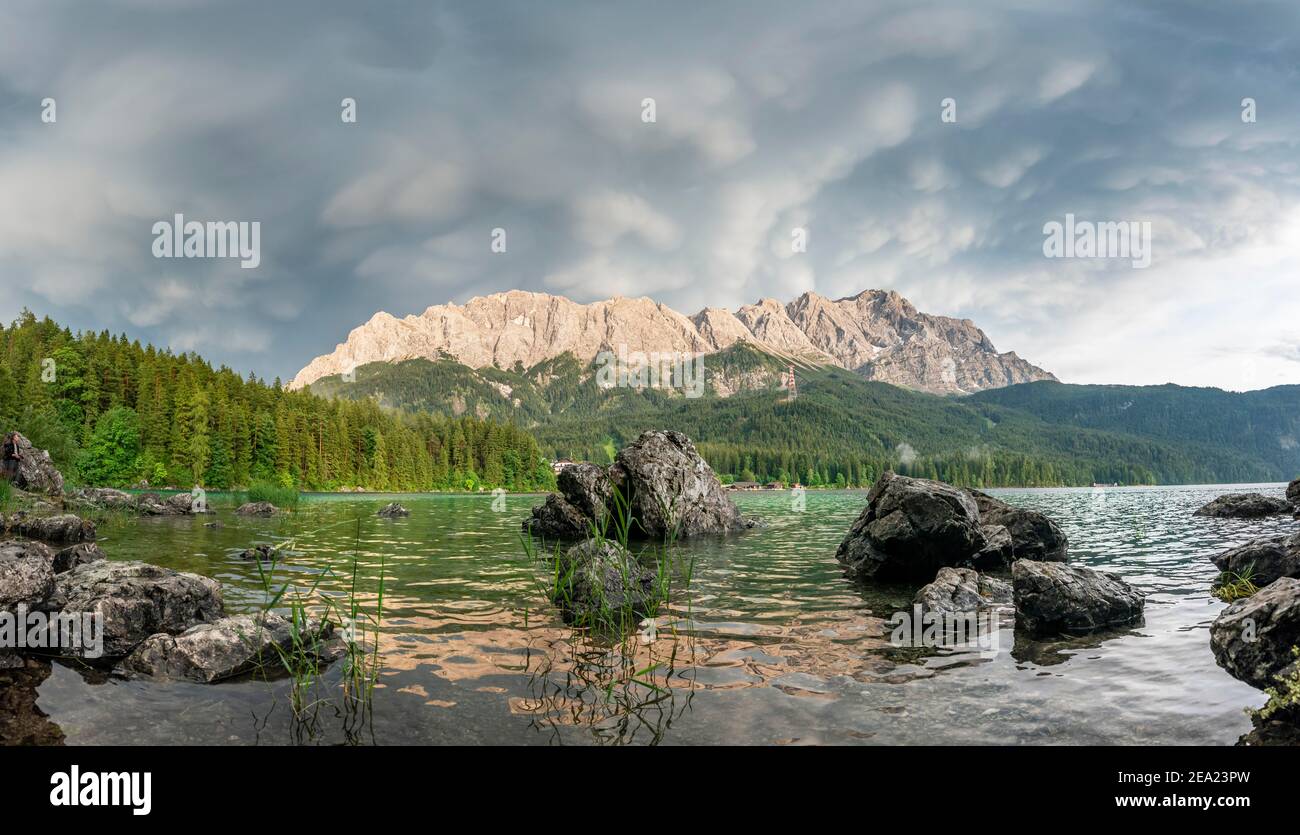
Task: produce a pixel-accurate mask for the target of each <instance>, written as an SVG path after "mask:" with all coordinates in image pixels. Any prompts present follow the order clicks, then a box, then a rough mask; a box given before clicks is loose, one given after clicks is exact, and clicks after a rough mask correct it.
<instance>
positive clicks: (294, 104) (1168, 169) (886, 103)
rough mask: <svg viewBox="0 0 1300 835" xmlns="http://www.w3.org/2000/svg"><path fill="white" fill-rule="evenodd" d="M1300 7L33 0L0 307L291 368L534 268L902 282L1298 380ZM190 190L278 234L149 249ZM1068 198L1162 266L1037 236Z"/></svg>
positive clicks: (1148, 373)
mask: <svg viewBox="0 0 1300 835" xmlns="http://www.w3.org/2000/svg"><path fill="white" fill-rule="evenodd" d="M1298 41H1300V11H1297V9H1296V7H1294V5H1293V4H1290V3H1286V2H1278V3H1247V4H1215V3H1180V4H1173V3H1157V4H1137V5H1135V4H1132V3H1127V2H1120V1H1119V0H1115V2H1083V0H1074V1H1073V2H1072V0H1064V2H1060V3H1053V4H1044V5H1042V6H1041V8H1037V9H1035V8H1032V7H1029V6H1026V5H1025V4H1023V3H1019V2H1011V0H1007V2H989V3H983V4H980V7H979V9H978V10H974V9H972V8H970V7H969V4H966V3H961V2H958V0H944V2H935V3H923V4H917V3H916V2H903V0H899V2H877V3H864V2H831V1H830V0H827V2H818V3H812V4H788V3H777V2H761V1H760V2H744V3H740V2H736V3H708V4H699V3H655V4H637V5H635V6H634V5H632V4H609V3H602V2H590V3H566V4H542V3H535V2H523V1H522V0H521V1H520V2H513V3H511V2H507V3H491V4H470V3H458V4H431V3H425V2H392V3H384V4H377V5H370V6H362V5H358V4H356V3H354V2H344V1H343V0H335V1H334V2H298V1H297V0H283V1H282V2H276V3H265V2H221V3H216V2H203V1H202V0H185V1H182V0H173V1H172V2H168V0H132V1H131V2H126V0H118V1H117V2H109V0H105V1H104V2H100V3H94V4H66V5H65V4H56V3H49V2H40V0H27V1H24V0H19V1H18V2H11V3H8V4H5V5H4V6H3V7H0V289H2V290H3V293H0V316H3V317H6V318H12V317H13V316H15V315H16V314H17V313H18V311H19V310H21V309H22V308H23V307H24V306H26V307H29V308H31V309H32V310H34V311H36V312H37V313H39V314H49V315H50V316H52V317H54V318H56V319H58V320H60V321H61V322H64V323H66V324H68V325H69V326H71V327H73V328H90V329H95V330H99V329H102V328H109V329H110V330H113V331H125V332H127V333H129V334H131V335H132V336H136V337H139V338H141V339H148V340H152V341H154V342H156V343H159V344H165V345H170V346H171V347H172V348H173V349H175V350H197V351H199V352H201V353H203V354H205V355H207V356H209V357H210V358H212V359H213V360H214V361H217V362H221V363H226V364H229V365H231V366H233V367H235V368H237V369H239V370H240V371H250V370H251V371H255V372H256V373H258V374H261V375H263V376H266V377H268V378H269V377H273V376H281V377H284V378H288V377H289V376H291V375H292V374H294V373H295V372H296V371H297V370H298V369H299V368H300V367H301V366H302V365H304V364H306V362H307V361H308V360H310V359H311V358H312V357H313V356H315V355H317V354H320V353H324V352H326V351H328V350H330V349H331V348H332V347H333V346H334V344H335V343H336V342H338V341H340V340H342V339H343V338H344V337H345V336H346V334H347V332H348V331H349V330H350V329H351V328H352V327H354V326H355V325H357V324H359V323H361V322H364V321H365V320H367V319H369V318H370V316H371V315H372V314H373V313H374V312H375V311H376V310H379V309H384V310H387V311H388V312H390V313H393V314H395V315H399V316H400V315H404V314H408V313H413V312H419V311H422V310H423V309H424V308H426V307H428V306H429V305H431V304H439V303H443V302H446V301H464V300H466V299H468V298H469V297H471V296H473V295H476V294H482V293H489V292H494V291H498V290H505V289H510V288H516V287H518V288H525V289H538V290H546V291H550V292H561V293H564V294H566V295H569V296H571V297H573V298H576V299H579V300H583V301H586V300H592V299H596V298H603V297H607V296H610V295H614V294H621V295H650V296H652V297H654V298H655V299H657V300H659V301H663V302H665V303H667V304H670V305H672V306H674V307H676V308H678V309H679V310H682V311H683V312H687V313H691V312H694V311H695V310H698V309H699V308H701V307H704V306H726V307H733V308H734V307H737V306H739V305H741V304H744V303H748V302H752V301H755V300H757V299H758V298H760V297H763V296H776V297H778V298H782V299H788V298H791V297H793V296H795V295H797V294H798V293H800V292H803V291H805V290H815V291H816V292H819V293H822V294H824V295H828V296H832V297H837V296H842V295H848V294H852V293H856V292H858V291H860V290H863V289H867V288H887V289H895V290H898V291H899V292H901V293H903V294H904V295H906V296H908V297H909V298H910V299H912V301H913V302H915V303H916V304H917V305H918V306H919V307H920V308H921V309H923V310H926V311H929V312H933V313H943V314H948V315H953V316H961V317H969V318H971V319H973V320H975V321H976V322H977V323H978V324H980V325H981V326H982V327H984V328H985V330H987V331H988V333H989V335H990V337H991V338H992V339H993V341H994V343H995V344H996V345H998V347H999V348H1000V349H1002V350H1015V351H1017V352H1018V353H1020V354H1021V355H1022V356H1024V357H1026V358H1028V359H1030V360H1031V361H1033V362H1035V363H1038V364H1040V365H1042V366H1043V367H1045V368H1048V369H1050V370H1052V371H1054V372H1056V373H1057V374H1058V375H1059V376H1061V377H1062V379H1065V380H1067V381H1071V382H1126V383H1160V382H1166V381H1173V382H1179V383H1185V384H1195V385H1218V386H1223V387H1227V388H1237V389H1241V388H1260V387H1265V386H1269V385H1276V384H1279V383H1296V382H1300V361H1298V360H1300V354H1298V353H1297V349H1296V345H1297V342H1298V340H1300V326H1297V325H1296V322H1298V321H1300V292H1297V288H1300V268H1297V267H1296V265H1295V260H1296V259H1295V257H1294V253H1295V252H1296V251H1297V247H1300V161H1298V160H1300V156H1298V155H1297V147H1296V146H1297V137H1300V104H1297V100H1296V97H1295V92H1294V86H1295V85H1294V56H1295V55H1296V54H1297V48H1298V47H1300V42H1298ZM47 98H52V99H54V100H55V102H56V107H57V110H56V112H57V121H55V122H53V123H47V122H44V121H42V118H41V116H42V111H43V108H44V105H43V101H44V100H45V99H47ZM344 99H352V100H354V101H355V103H356V122H355V123H345V122H344V121H343V120H342V119H341V118H340V114H341V112H342V108H343V105H342V102H343V100H344ZM1245 99H1250V100H1252V101H1253V110H1254V116H1255V121H1253V122H1252V121H1246V120H1243V118H1242V115H1243V109H1244V108H1246V106H1247V105H1246V104H1245V103H1244V101H1243V100H1245ZM948 100H951V101H950V102H949V101H948ZM946 103H947V104H946ZM651 111H653V120H651V119H650V113H651ZM946 111H947V112H948V113H951V114H955V121H951V120H947V121H946V120H945V119H944V118H943V117H944V115H946V114H945V112H946ZM177 213H181V214H184V215H185V217H186V218H187V219H193V220H200V221H207V220H228V221H259V222H260V223H261V247H262V253H261V263H260V265H259V266H258V267H257V268H256V269H251V270H244V269H241V268H240V267H239V264H238V262H237V261H227V260H211V259H155V258H154V257H153V256H152V254H151V244H152V243H153V236H152V234H151V231H150V230H151V229H152V226H153V224H154V222H156V221H159V220H170V219H171V218H172V217H173V215H175V214H177ZM1067 213H1068V214H1072V215H1074V216H1076V217H1077V218H1080V219H1083V220H1089V221H1149V222H1150V223H1151V228H1152V260H1151V265H1150V266H1149V267H1147V268H1146V269H1135V268H1133V266H1132V265H1131V263H1130V261H1129V260H1127V259H1107V260H1101V259H1093V260H1086V259H1049V258H1047V257H1045V256H1044V254H1043V225H1044V224H1045V223H1047V222H1050V221H1058V222H1059V221H1063V219H1064V217H1065V215H1066V214H1067ZM495 230H504V233H505V236H504V243H505V250H504V251H503V252H501V251H494V249H493V246H492V244H493V242H494V240H497V233H496V232H495ZM796 230H803V233H805V234H806V241H807V249H806V251H804V252H799V251H795V249H794V248H793V247H792V241H793V239H794V237H795V235H796Z"/></svg>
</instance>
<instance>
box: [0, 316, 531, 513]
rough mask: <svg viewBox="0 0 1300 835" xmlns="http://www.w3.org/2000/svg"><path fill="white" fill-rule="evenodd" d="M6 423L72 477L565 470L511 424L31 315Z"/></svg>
mask: <svg viewBox="0 0 1300 835" xmlns="http://www.w3.org/2000/svg"><path fill="white" fill-rule="evenodd" d="M0 427H3V430H4V431H8V430H9V429H11V428H12V429H17V430H19V431H21V432H22V433H23V434H25V435H27V436H28V437H29V438H30V439H31V440H32V442H33V443H35V444H36V445H37V446H38V447H43V448H46V449H49V450H50V452H51V454H52V455H53V456H54V458H55V460H56V462H57V463H58V465H59V466H60V468H61V469H63V470H64V472H65V474H66V475H68V476H69V478H70V480H72V481H74V482H75V481H84V482H86V483H92V484H98V485H118V486H120V485H129V484H135V483H138V482H140V481H147V482H148V483H150V484H152V485H154V486H162V485H175V486H178V487H189V486H191V485H194V484H200V485H203V486H205V487H207V488H211V489H223V488H228V487H235V486H243V485H247V484H249V483H251V482H254V481H271V482H275V483H278V484H279V485H281V486H286V487H288V486H293V487H298V488H300V489H306V490H333V489H338V488H345V487H364V488H367V489H371V490H465V489H478V488H480V487H485V488H493V487H497V486H501V487H505V488H507V489H510V490H535V489H546V488H549V487H550V486H551V485H552V484H553V483H554V479H553V476H552V474H551V470H550V468H549V467H548V466H547V464H546V462H545V461H544V460H543V459H542V457H541V455H540V450H539V448H538V446H537V443H536V441H534V439H533V438H532V437H531V436H530V435H529V434H528V433H527V432H526V431H524V430H523V429H521V428H518V427H516V426H514V425H511V424H505V423H499V422H495V421H484V420H480V419H478V418H475V417H461V418H447V417H444V416H442V415H435V414H429V413H425V414H418V415H409V414H402V413H397V412H393V411H390V410H385V409H383V408H381V407H380V406H379V405H378V404H376V403H374V402H372V401H369V400H358V401H351V400H327V399H324V398H320V397H316V396H313V395H311V394H307V393H300V392H288V391H286V390H284V389H283V388H282V387H281V385H280V381H279V380H276V381H275V382H274V383H273V384H271V385H267V384H265V383H264V382H262V381H261V380H258V379H256V378H254V377H253V376H252V375H250V376H249V377H248V378H246V379H245V378H241V377H240V376H239V375H238V374H236V373H235V372H234V371H231V370H230V369H228V368H225V367H222V368H218V369H214V368H213V367H212V366H210V365H209V364H208V363H206V362H204V361H203V360H202V359H201V358H200V357H198V356H197V355H194V354H172V353H170V352H168V351H159V350H157V349H155V348H153V347H152V346H141V345H140V343H139V342H132V341H129V340H128V339H127V338H126V337H125V336H112V335H110V334H109V333H107V332H103V333H99V334H94V333H78V334H73V333H71V332H70V331H68V330H67V329H65V328H61V327H59V326H58V325H57V324H55V323H54V322H52V321H50V320H49V319H48V318H46V319H43V320H37V319H36V317H35V316H33V315H32V314H30V313H24V315H23V316H22V317H21V318H20V319H19V320H18V321H16V322H14V323H13V325H11V326H9V327H0Z"/></svg>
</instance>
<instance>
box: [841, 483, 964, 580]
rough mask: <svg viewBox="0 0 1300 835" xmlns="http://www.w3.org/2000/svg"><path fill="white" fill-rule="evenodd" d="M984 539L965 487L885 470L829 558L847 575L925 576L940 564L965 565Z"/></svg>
mask: <svg viewBox="0 0 1300 835" xmlns="http://www.w3.org/2000/svg"><path fill="white" fill-rule="evenodd" d="M987 545H988V542H987V540H986V538H985V534H984V531H983V529H982V527H981V525H980V517H979V508H978V507H977V506H976V504H975V500H974V499H973V498H971V497H970V496H969V495H967V494H966V493H965V492H963V491H961V490H958V489H957V488H955V487H951V486H949V485H947V484H943V483H941V482H938V481H930V480H928V479H922V478H908V477H906V476H900V475H895V474H894V473H892V472H888V471H886V472H885V473H884V474H883V475H881V477H880V478H879V479H878V480H877V481H876V483H875V485H874V486H873V487H872V488H871V492H870V493H869V494H867V506H866V507H865V508H864V509H863V511H862V513H861V514H860V515H859V516H858V518H857V520H856V521H855V522H854V523H853V527H852V528H850V529H849V533H848V535H847V536H845V537H844V541H842V542H841V543H840V547H839V549H838V550H837V551H836V552H835V558H836V559H837V560H839V561H840V563H841V564H842V565H844V567H845V571H846V573H847V574H848V575H849V576H850V577H854V578H858V579H873V580H882V581H893V580H914V581H926V580H929V579H930V578H932V577H934V576H935V574H936V573H937V572H938V571H939V569H941V568H944V567H946V566H962V565H969V564H970V563H971V562H972V561H973V559H974V557H975V555H976V554H978V553H980V552H981V551H983V549H984V548H985V547H986V546H987Z"/></svg>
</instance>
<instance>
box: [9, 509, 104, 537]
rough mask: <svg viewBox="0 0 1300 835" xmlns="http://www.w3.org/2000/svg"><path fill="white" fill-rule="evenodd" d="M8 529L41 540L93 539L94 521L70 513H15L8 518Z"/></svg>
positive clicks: (19, 534)
mask: <svg viewBox="0 0 1300 835" xmlns="http://www.w3.org/2000/svg"><path fill="white" fill-rule="evenodd" d="M9 530H10V532H11V533H14V534H16V535H18V536H25V537H27V538H28V539H39V540H41V541H43V542H60V543H62V542H94V541H95V523H94V522H91V521H90V520H88V519H82V518H81V517H80V516H75V515H73V514H71V513H61V514H59V515H58V516H28V515H27V514H25V513H22V512H19V513H15V514H14V515H13V516H12V517H10V519H9Z"/></svg>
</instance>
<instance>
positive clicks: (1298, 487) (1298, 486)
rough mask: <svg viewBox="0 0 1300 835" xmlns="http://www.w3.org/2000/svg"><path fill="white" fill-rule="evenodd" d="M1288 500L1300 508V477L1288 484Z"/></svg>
mask: <svg viewBox="0 0 1300 835" xmlns="http://www.w3.org/2000/svg"><path fill="white" fill-rule="evenodd" d="M1286 500H1287V501H1288V502H1290V503H1291V504H1293V505H1295V506H1296V508H1297V509H1300V478H1297V479H1296V480H1295V481H1293V482H1291V483H1290V484H1288V485H1287V486H1286Z"/></svg>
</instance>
